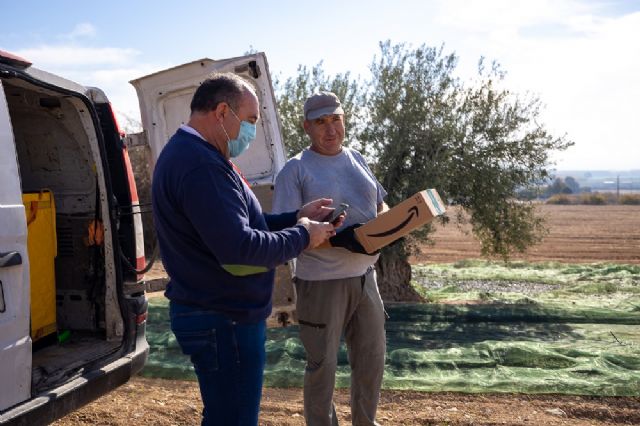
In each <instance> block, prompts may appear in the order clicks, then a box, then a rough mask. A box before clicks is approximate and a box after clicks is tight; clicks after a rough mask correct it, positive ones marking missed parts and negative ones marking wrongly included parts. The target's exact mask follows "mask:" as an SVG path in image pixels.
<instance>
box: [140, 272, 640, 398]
mask: <svg viewBox="0 0 640 426" xmlns="http://www.w3.org/2000/svg"><path fill="white" fill-rule="evenodd" d="M487 265H489V266H487V267H491V264H487ZM609 267H610V265H602V266H592V267H591V271H590V273H591V277H592V278H585V276H584V270H582V271H581V272H580V275H579V277H580V279H579V280H575V279H566V277H567V276H569V275H570V274H567V273H566V270H567V269H568V268H569V267H565V266H563V267H562V268H564V271H565V273H564V274H561V273H558V275H559V276H562V277H563V280H555V281H554V280H552V279H548V280H546V281H545V285H546V286H547V287H537V288H536V287H535V286H530V285H526V283H525V284H523V283H522V282H520V283H515V281H513V277H508V278H505V279H504V280H500V279H496V278H495V276H494V277H493V280H489V279H488V278H487V277H484V276H483V277H482V279H480V280H475V281H473V280H470V278H469V277H467V276H465V277H464V278H463V279H462V280H461V279H460V271H459V270H458V269H460V268H459V267H458V266H451V267H450V270H453V271H454V272H456V277H454V281H452V280H451V277H445V278H443V276H445V275H446V274H445V273H443V271H444V270H446V268H445V267H443V266H441V265H440V266H434V267H433V268H432V269H431V270H430V271H425V270H424V268H423V269H421V270H417V271H416V273H415V274H414V275H416V276H418V277H420V276H421V277H422V278H425V277H426V276H428V275H429V274H437V275H438V277H439V279H441V280H444V281H446V282H441V283H440V284H436V285H433V286H431V287H430V288H426V293H427V294H428V296H429V297H430V299H431V300H435V301H437V302H435V303H427V304H395V305H389V306H387V311H388V313H389V315H390V319H389V320H388V322H387V325H386V329H387V362H386V368H385V378H384V387H385V388H387V389H411V390H423V391H461V392H522V393H568V394H584V395H620V396H622V395H626V396H629V395H640V327H639V325H640V308H639V307H640V297H639V296H638V292H634V291H628V290H629V289H634V288H635V287H636V286H638V284H639V283H640V276H639V275H638V274H637V272H634V270H633V269H632V273H631V274H630V276H628V277H626V278H625V279H624V280H618V281H616V280H611V279H610V278H611V276H610V275H611V273H615V274H618V273H619V272H620V270H617V271H614V272H611V271H610V272H609V273H605V274H603V273H602V272H603V269H606V268H609ZM438 268H441V269H438ZM535 268H538V266H535V267H534V269H535ZM549 268H556V269H559V268H560V267H559V266H557V265H551V266H550V265H547V266H546V269H549ZM434 271H435V272H434ZM626 271H628V268H627V269H626ZM557 272H558V271H556V273H557ZM545 274H546V275H548V276H550V275H552V274H551V272H550V271H548V270H547V271H546V272H545ZM477 275H478V271H476V276H477ZM603 277H604V278H605V280H603ZM528 278H529V279H530V277H528ZM520 279H522V276H520ZM427 281H428V282H432V283H433V282H434V280H433V277H428V280H427ZM603 281H606V282H609V283H610V284H611V285H613V286H614V288H611V287H606V293H604V294H602V293H601V292H599V291H594V290H593V289H594V288H596V289H600V290H603V287H600V284H602V282H603ZM516 284H517V285H516ZM427 285H428V284H427ZM474 286H475V288H479V289H480V290H479V291H474ZM514 288H515V289H516V290H515V291H514ZM532 288H534V289H535V291H531V289H532ZM522 289H528V290H526V291H525V290H522ZM524 293H527V294H524ZM147 333H148V335H147V336H148V340H149V342H150V344H151V355H150V359H149V361H148V363H147V366H146V367H145V369H144V371H143V374H144V375H147V376H153V377H166V378H188V379H195V376H194V374H193V370H192V367H191V365H190V363H189V360H188V359H187V358H186V357H185V356H184V355H182V354H181V353H180V349H179V348H178V346H177V343H176V341H175V339H174V337H173V335H172V333H171V332H170V330H169V320H168V306H167V301H166V300H165V299H162V298H156V299H152V300H151V301H150V309H149V322H148V327H147ZM267 339H268V341H267V345H266V348H267V366H266V370H265V385H266V386H274V387H300V386H302V380H303V374H304V349H303V347H302V345H301V343H300V341H299V340H298V338H297V327H288V328H285V329H270V330H269V332H268V337H267ZM336 383H337V386H339V387H345V386H348V385H349V368H348V361H347V354H346V349H345V348H344V345H343V346H342V349H341V351H340V353H339V358H338V373H337V377H336Z"/></svg>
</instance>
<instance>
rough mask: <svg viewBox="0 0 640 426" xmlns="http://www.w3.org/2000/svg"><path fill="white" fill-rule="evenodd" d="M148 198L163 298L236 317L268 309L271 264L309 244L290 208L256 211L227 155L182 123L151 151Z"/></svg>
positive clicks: (257, 317)
mask: <svg viewBox="0 0 640 426" xmlns="http://www.w3.org/2000/svg"><path fill="white" fill-rule="evenodd" d="M152 202H153V218H154V222H155V227H156V232H157V235H158V243H159V245H160V253H161V256H162V261H163V263H164V266H165V269H166V271H167V273H168V274H169V278H170V280H169V284H168V285H167V290H166V292H165V295H166V296H167V297H168V298H169V299H171V300H172V301H175V302H178V303H183V304H187V305H193V306H199V307H202V308H205V309H211V310H214V311H217V312H220V313H223V314H225V315H227V316H229V317H230V318H231V319H233V320H235V321H238V322H257V321H261V320H263V319H265V318H267V317H268V316H269V314H270V313H271V295H272V293H273V278H274V268H275V267H276V266H277V265H279V264H282V263H284V262H286V261H288V260H289V259H292V258H294V257H296V256H297V255H298V254H300V252H301V251H302V250H304V248H305V247H306V246H307V245H308V244H309V234H308V232H307V230H306V229H305V228H304V227H303V226H301V225H298V226H296V225H295V223H296V214H295V212H292V213H284V214H281V215H268V214H263V213H262V209H261V208H260V204H259V203H258V200H257V199H256V197H255V195H254V194H253V192H252V191H251V189H249V187H248V186H247V185H246V184H245V183H244V182H243V179H242V178H241V177H240V176H239V175H238V173H237V172H236V171H235V170H233V167H232V165H231V164H230V163H229V161H227V160H226V159H225V158H224V157H223V156H222V154H220V152H219V151H218V150H217V149H216V148H214V147H213V146H212V145H210V144H209V143H207V142H206V141H204V140H202V139H201V138H199V137H197V136H195V135H192V134H190V133H188V132H185V131H184V130H178V131H177V132H176V134H175V135H173V137H172V138H171V139H170V140H169V142H168V143H167V145H166V146H165V147H164V149H163V150H162V152H161V154H160V156H159V158H158V161H157V163H156V166H155V170H154V173H153V185H152ZM287 226H290V228H287Z"/></svg>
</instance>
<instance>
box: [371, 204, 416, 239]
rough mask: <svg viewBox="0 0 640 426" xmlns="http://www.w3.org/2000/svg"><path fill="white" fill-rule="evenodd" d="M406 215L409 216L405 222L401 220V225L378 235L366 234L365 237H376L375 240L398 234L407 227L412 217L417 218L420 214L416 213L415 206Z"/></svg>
mask: <svg viewBox="0 0 640 426" xmlns="http://www.w3.org/2000/svg"><path fill="white" fill-rule="evenodd" d="M407 213H408V214H409V216H407V218H406V219H405V220H403V221H402V223H400V224H399V225H398V226H395V227H393V228H391V229H389V230H388V231H384V232H380V233H378V234H367V236H368V237H377V238H381V237H388V236H389V235H392V234H395V233H396V232H398V231H399V230H401V229H402V228H404V227H405V226H407V225H408V224H409V222H411V219H413V218H414V216H415V217H418V216H419V215H420V213H418V207H417V206H412V207H411V208H409V210H407Z"/></svg>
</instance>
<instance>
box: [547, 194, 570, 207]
mask: <svg viewBox="0 0 640 426" xmlns="http://www.w3.org/2000/svg"><path fill="white" fill-rule="evenodd" d="M546 203H547V204H562V205H568V204H571V198H569V196H568V195H567V194H556V195H553V196H551V197H549V199H548V200H547V201H546Z"/></svg>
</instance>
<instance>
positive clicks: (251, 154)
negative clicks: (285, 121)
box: [131, 53, 295, 325]
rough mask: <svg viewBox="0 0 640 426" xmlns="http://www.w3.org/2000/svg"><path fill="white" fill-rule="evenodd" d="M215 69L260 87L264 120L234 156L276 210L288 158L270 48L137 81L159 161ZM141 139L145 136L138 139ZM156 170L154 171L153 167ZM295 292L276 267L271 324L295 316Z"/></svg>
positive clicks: (285, 271)
mask: <svg viewBox="0 0 640 426" xmlns="http://www.w3.org/2000/svg"><path fill="white" fill-rule="evenodd" d="M212 72H233V73H235V74H238V75H239V76H241V77H243V78H245V79H246V80H247V81H248V82H249V83H250V84H252V85H253V87H254V88H255V91H256V94H257V95H258V100H259V102H260V109H261V110H260V120H259V121H258V125H257V134H256V139H255V141H254V142H253V143H252V144H251V145H250V146H249V149H247V150H246V151H245V152H244V153H243V154H242V155H240V156H239V157H237V158H234V159H233V163H234V164H235V165H236V166H238V168H239V169H240V170H241V171H242V174H243V175H244V177H245V178H246V179H247V181H248V182H249V183H250V185H251V189H252V190H253V192H254V193H255V194H256V196H257V197H258V200H260V204H261V206H262V209H263V211H265V212H270V211H271V200H272V194H273V184H274V182H275V178H276V175H277V173H278V172H279V171H280V169H282V167H283V166H284V163H285V161H286V156H285V150H284V145H283V142H282V136H281V135H282V133H281V131H280V122H279V120H278V115H277V111H276V100H275V96H274V93H273V86H272V83H271V75H270V74H269V65H268V63H267V58H266V56H265V54H264V53H255V54H252V55H247V56H242V57H237V58H231V59H223V60H212V59H208V58H204V59H200V60H197V61H193V62H190V63H187V64H183V65H179V66H177V67H174V68H169V69H166V70H163V71H159V72H157V73H154V74H151V75H147V76H145V77H141V78H138V79H136V80H132V81H131V84H132V85H133V86H134V87H135V89H136V92H137V94H138V100H139V102H140V114H141V117H142V127H143V128H144V132H143V134H142V140H145V139H146V143H147V144H148V145H149V148H150V151H151V162H152V164H155V161H156V159H157V158H158V155H160V151H162V148H163V147H164V146H165V144H166V143H167V141H168V140H169V138H170V137H171V136H172V135H173V134H174V133H175V131H176V130H177V129H178V127H179V126H180V125H181V124H184V123H186V122H187V121H188V120H189V115H190V104H191V98H192V97H193V94H194V92H195V91H196V89H197V88H198V86H199V85H200V83H202V81H204V80H205V79H206V78H207V76H208V75H209V74H211V73H212ZM132 139H140V137H139V136H138V137H136V138H132ZM151 173H153V172H151ZM294 308H295V291H294V288H293V284H292V282H291V272H290V270H289V268H288V267H279V268H277V270H276V283H275V290H274V295H273V313H272V316H271V318H270V319H269V321H268V323H269V325H276V324H281V325H286V324H288V323H289V322H290V321H291V320H292V317H293V315H292V314H293V310H294Z"/></svg>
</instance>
